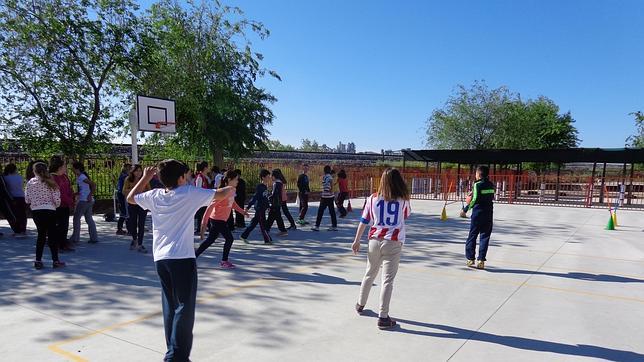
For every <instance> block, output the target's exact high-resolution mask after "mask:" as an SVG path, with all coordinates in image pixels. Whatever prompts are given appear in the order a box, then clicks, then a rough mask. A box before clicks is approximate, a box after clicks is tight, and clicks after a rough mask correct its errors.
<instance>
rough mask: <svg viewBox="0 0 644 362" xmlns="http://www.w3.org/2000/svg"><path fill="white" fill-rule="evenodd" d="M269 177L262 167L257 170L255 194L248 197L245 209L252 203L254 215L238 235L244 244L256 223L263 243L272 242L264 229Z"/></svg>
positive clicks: (267, 204)
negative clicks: (248, 200)
mask: <svg viewBox="0 0 644 362" xmlns="http://www.w3.org/2000/svg"><path fill="white" fill-rule="evenodd" d="M270 178H271V173H270V172H269V171H268V170H266V169H262V170H261V171H259V179H260V180H261V182H260V183H259V184H258V185H257V187H256V188H255V195H253V198H252V199H250V202H249V203H248V206H247V207H246V211H248V210H249V209H250V207H251V206H253V205H254V206H255V216H253V219H252V220H251V221H250V224H249V225H248V227H247V228H246V230H244V232H243V233H242V234H241V236H240V237H239V238H240V239H241V240H242V241H243V242H244V243H246V244H248V236H249V235H250V233H251V231H253V229H255V226H257V225H258V224H259V229H260V231H261V232H262V237H263V238H264V244H268V245H270V244H272V241H273V240H272V239H271V236H270V235H269V234H268V232H267V231H266V209H268V206H269V201H268V187H267V186H266V185H267V184H268V181H269V180H270Z"/></svg>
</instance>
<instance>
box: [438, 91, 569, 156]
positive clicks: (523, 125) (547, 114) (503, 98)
mask: <svg viewBox="0 0 644 362" xmlns="http://www.w3.org/2000/svg"><path fill="white" fill-rule="evenodd" d="M574 122H575V121H574V119H573V118H572V115H571V114H570V112H568V113H565V114H559V107H558V106H557V105H556V104H555V103H554V102H553V101H552V100H550V99H548V98H546V97H539V98H537V99H536V100H528V101H523V100H522V99H521V97H520V96H519V95H518V94H513V93H510V92H509V91H508V89H507V88H505V87H500V88H497V89H493V90H490V89H488V88H487V86H486V85H485V83H483V82H475V83H474V85H473V86H472V87H471V88H470V89H469V90H468V89H466V88H464V87H463V86H459V87H458V89H457V92H456V94H455V95H453V96H451V97H450V98H449V99H448V101H447V103H446V105H445V107H443V108H441V109H436V110H434V112H433V113H432V115H431V117H430V118H429V119H428V122H427V145H428V146H430V147H434V148H438V149H489V148H497V149H553V148H569V147H576V146H577V144H578V143H579V139H578V137H577V135H578V132H577V129H576V128H575V126H574Z"/></svg>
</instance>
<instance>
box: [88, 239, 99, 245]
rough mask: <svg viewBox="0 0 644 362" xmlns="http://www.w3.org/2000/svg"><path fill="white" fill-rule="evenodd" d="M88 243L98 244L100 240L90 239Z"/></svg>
mask: <svg viewBox="0 0 644 362" xmlns="http://www.w3.org/2000/svg"><path fill="white" fill-rule="evenodd" d="M87 243H89V244H96V243H98V240H90V241H88V242H87Z"/></svg>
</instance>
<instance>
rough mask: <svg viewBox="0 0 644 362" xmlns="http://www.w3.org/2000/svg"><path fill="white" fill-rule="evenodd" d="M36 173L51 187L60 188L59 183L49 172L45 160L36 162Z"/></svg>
mask: <svg viewBox="0 0 644 362" xmlns="http://www.w3.org/2000/svg"><path fill="white" fill-rule="evenodd" d="M34 174H35V175H36V176H38V178H40V180H41V181H42V182H44V183H45V184H46V185H47V186H48V187H49V188H50V189H52V190H58V184H57V183H56V181H54V179H53V178H52V177H51V174H49V171H48V170H47V164H45V163H44V162H36V163H35V164H34Z"/></svg>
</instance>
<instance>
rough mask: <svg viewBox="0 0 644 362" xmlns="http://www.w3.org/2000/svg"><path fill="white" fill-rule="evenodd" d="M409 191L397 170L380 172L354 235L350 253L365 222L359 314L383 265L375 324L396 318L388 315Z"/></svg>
mask: <svg viewBox="0 0 644 362" xmlns="http://www.w3.org/2000/svg"><path fill="white" fill-rule="evenodd" d="M410 212H411V206H410V204H409V191H408V190H407V185H406V184H405V181H404V180H403V179H402V176H401V175H400V172H399V171H398V170H397V169H395V168H388V169H386V170H385V171H384V172H383V173H382V177H381V178H380V186H379V187H378V193H375V194H373V195H371V196H369V198H368V199H367V202H366V204H365V207H364V210H363V211H362V219H360V224H359V225H358V231H357V232H356V236H355V239H354V241H353V244H352V245H351V249H353V253H354V254H357V253H358V251H360V238H362V234H363V233H364V231H365V229H366V228H367V226H368V225H369V224H370V223H371V224H372V226H371V228H370V229H369V251H368V254H367V272H366V273H365V276H364V279H363V280H362V284H361V285H360V295H359V296H358V303H357V304H356V311H357V312H358V314H362V312H363V310H364V306H365V305H366V304H367V298H369V290H371V285H372V284H373V281H374V279H375V278H376V276H377V275H378V272H379V271H380V267H381V266H382V286H381V289H380V313H379V318H378V328H380V329H389V328H393V327H394V326H395V325H396V321H395V320H393V319H391V317H390V316H389V302H390V301H391V293H392V291H393V288H394V278H395V277H396V273H397V272H398V264H399V262H400V253H401V251H402V245H403V243H404V242H405V229H406V228H405V220H406V219H407V218H408V217H409V214H410Z"/></svg>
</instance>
